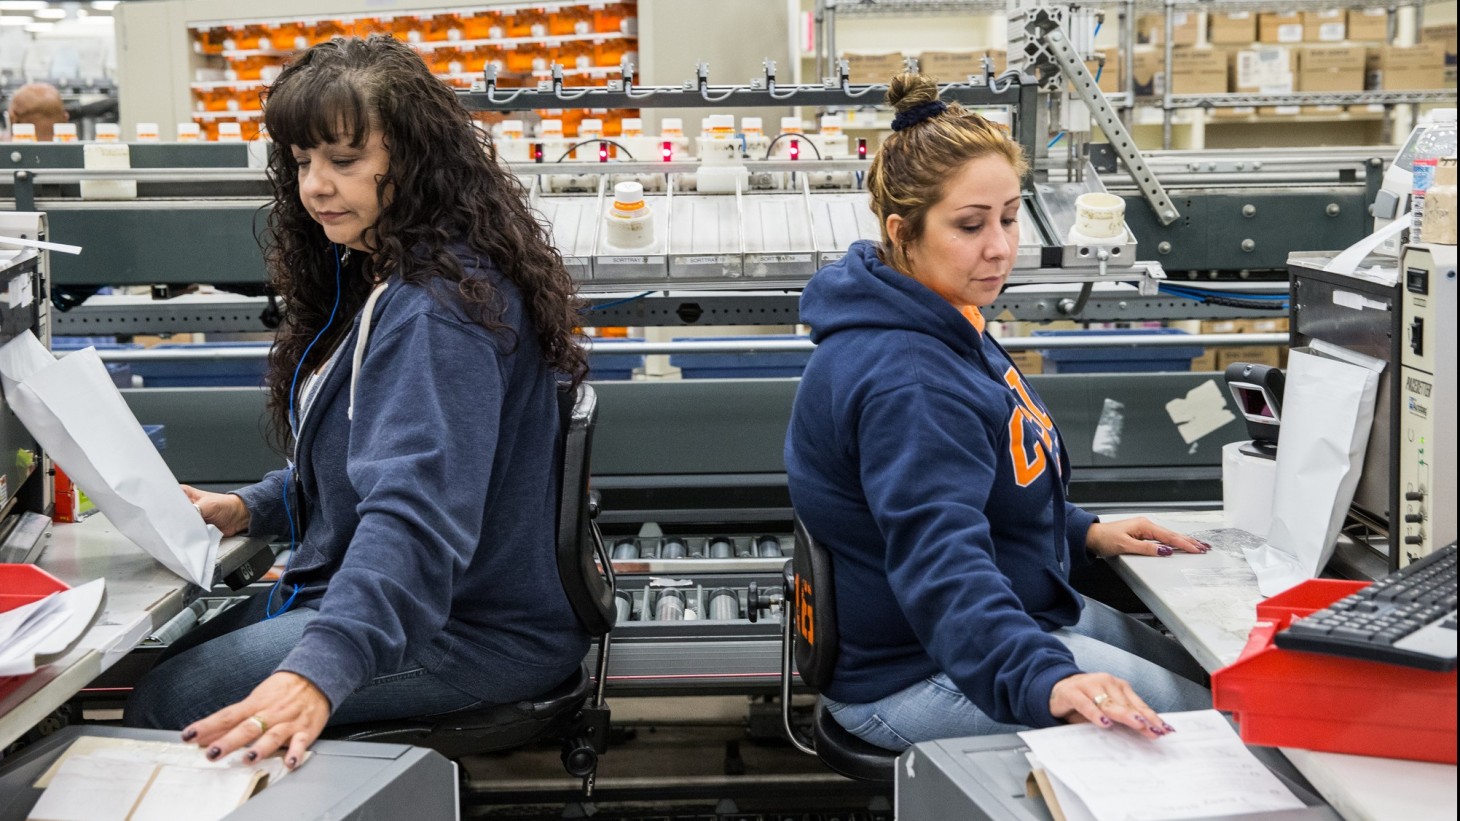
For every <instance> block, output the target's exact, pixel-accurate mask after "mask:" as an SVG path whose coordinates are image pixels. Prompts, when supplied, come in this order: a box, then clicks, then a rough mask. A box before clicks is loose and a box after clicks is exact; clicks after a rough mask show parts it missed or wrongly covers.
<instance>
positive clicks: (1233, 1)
mask: <svg viewBox="0 0 1460 821" xmlns="http://www.w3.org/2000/svg"><path fill="white" fill-rule="evenodd" d="M1426 2H1427V0H1403V1H1402V2H1396V0H1389V2H1380V3H1375V2H1373V0H1134V2H1132V0H1126V3H1125V4H1126V5H1127V6H1132V5H1133V6H1134V7H1135V8H1137V9H1147V10H1156V9H1160V10H1162V11H1164V13H1165V22H1166V27H1165V36H1164V37H1163V38H1162V49H1163V51H1164V54H1163V65H1164V68H1165V72H1166V73H1165V77H1166V78H1167V81H1166V83H1165V87H1164V89H1163V93H1162V94H1161V96H1160V97H1159V98H1155V99H1158V100H1159V101H1160V105H1161V147H1162V148H1163V149H1169V148H1170V147H1171V131H1172V123H1173V118H1174V116H1175V113H1176V111H1177V110H1178V109H1183V108H1235V107H1242V106H1255V105H1343V104H1354V105H1362V104H1375V103H1377V104H1382V105H1384V106H1385V108H1386V113H1387V111H1388V110H1389V109H1390V108H1391V107H1392V106H1395V105H1403V104H1405V103H1409V104H1412V105H1415V106H1418V105H1419V104H1420V103H1428V102H1446V101H1447V100H1448V101H1453V100H1454V93H1453V92H1450V91H1448V90H1443V89H1440V90H1435V91H1363V92H1349V93H1328V92H1324V93H1316V92H1315V93H1306V94H1305V93H1303V92H1293V93H1288V94H1174V93H1172V88H1171V87H1172V83H1171V81H1170V78H1171V77H1172V61H1173V54H1174V49H1175V43H1174V42H1173V40H1174V39H1175V37H1174V35H1175V24H1174V21H1173V19H1172V15H1173V14H1174V13H1175V12H1177V11H1183V10H1185V11H1204V12H1239V11H1250V12H1274V13H1284V12H1295V11H1328V10H1330V9H1355V8H1373V7H1376V6H1381V5H1382V6H1384V7H1385V8H1387V9H1388V10H1389V40H1390V42H1393V40H1394V38H1395V35H1396V33H1397V30H1398V15H1397V12H1398V10H1399V9H1400V8H1404V7H1412V8H1414V10H1415V24H1414V25H1415V30H1416V31H1418V30H1419V28H1420V27H1421V25H1422V20H1423V10H1424V5H1425V3H1426ZM1126 31H1127V32H1133V27H1131V26H1127V27H1126ZM1130 36H1131V37H1132V39H1133V35H1130ZM1123 56H1125V57H1126V58H1127V63H1126V65H1132V64H1133V63H1132V62H1131V61H1133V59H1134V47H1132V48H1131V50H1129V51H1126V52H1124V54H1123ZM1127 80H1128V82H1130V83H1132V85H1131V89H1132V91H1134V77H1133V76H1132V73H1131V72H1127ZM1391 128H1392V121H1391V118H1390V117H1388V116H1386V117H1385V121H1384V132H1385V142H1388V141H1389V140H1390V130H1391Z"/></svg>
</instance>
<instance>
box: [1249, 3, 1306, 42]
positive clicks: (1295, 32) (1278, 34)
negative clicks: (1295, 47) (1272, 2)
mask: <svg viewBox="0 0 1460 821" xmlns="http://www.w3.org/2000/svg"><path fill="white" fill-rule="evenodd" d="M1257 41H1258V42H1259V43H1301V42H1303V15H1302V13H1301V12H1296V11H1292V12H1286V13H1283V14H1276V13H1273V12H1263V13H1262V14H1259V15H1257Z"/></svg>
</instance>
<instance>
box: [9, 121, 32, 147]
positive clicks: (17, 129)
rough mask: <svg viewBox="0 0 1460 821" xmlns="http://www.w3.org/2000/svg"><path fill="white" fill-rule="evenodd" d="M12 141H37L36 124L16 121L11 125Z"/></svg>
mask: <svg viewBox="0 0 1460 821" xmlns="http://www.w3.org/2000/svg"><path fill="white" fill-rule="evenodd" d="M10 141H11V142H15V143H33V142H35V141H36V140H35V124H34V123H15V124H14V125H12V126H10Z"/></svg>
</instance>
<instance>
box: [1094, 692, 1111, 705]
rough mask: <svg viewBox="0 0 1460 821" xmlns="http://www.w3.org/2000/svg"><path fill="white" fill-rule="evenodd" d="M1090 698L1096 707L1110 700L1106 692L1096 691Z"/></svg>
mask: <svg viewBox="0 0 1460 821" xmlns="http://www.w3.org/2000/svg"><path fill="white" fill-rule="evenodd" d="M1090 700H1091V701H1093V702H1095V706H1096V707H1099V706H1101V705H1103V704H1104V703H1105V702H1107V701H1109V700H1110V695H1109V694H1108V693H1096V694H1095V697H1094V698H1092V699H1090Z"/></svg>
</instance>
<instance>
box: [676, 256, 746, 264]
mask: <svg viewBox="0 0 1460 821" xmlns="http://www.w3.org/2000/svg"><path fill="white" fill-rule="evenodd" d="M734 261H735V257H732V256H729V255H726V254H720V255H715V256H701V257H680V258H679V259H678V260H676V262H678V263H679V264H680V265H729V264H731V263H733V262H734Z"/></svg>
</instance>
